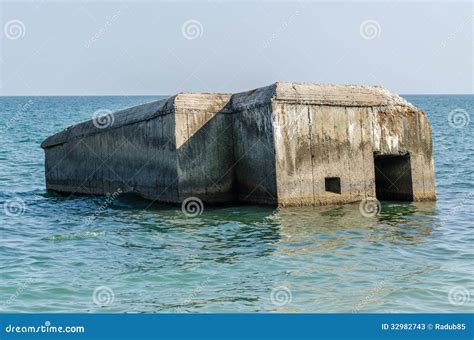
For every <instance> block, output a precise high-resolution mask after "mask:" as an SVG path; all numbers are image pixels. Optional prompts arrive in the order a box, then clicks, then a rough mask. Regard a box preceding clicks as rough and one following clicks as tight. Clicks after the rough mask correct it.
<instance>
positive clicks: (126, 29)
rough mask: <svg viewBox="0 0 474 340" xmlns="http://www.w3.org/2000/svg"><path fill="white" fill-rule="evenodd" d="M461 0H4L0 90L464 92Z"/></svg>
mask: <svg viewBox="0 0 474 340" xmlns="http://www.w3.org/2000/svg"><path fill="white" fill-rule="evenodd" d="M473 14H474V13H473V5H472V2H471V1H465V2H458V3H454V2H448V1H444V2H436V3H434V2H426V1H418V2H413V1H410V2H407V1H398V2H387V1H385V2H383V3H379V2H360V1H350V2H321V1H318V2H289V1H287V2H243V1H234V2H227V1H212V0H211V1H193V2H162V1H153V2H152V1H139V2H133V1H123V2H107V1H68V2H60V1H54V2H53V1H44V0H37V1H28V2H18V1H14V2H6V1H2V3H1V28H2V32H1V33H2V34H1V38H0V39H1V40H0V42H1V45H0V47H1V51H0V52H1V53H0V57H1V74H0V75H1V88H0V94H1V95H107V94H111V95H161V94H165V95H166V94H174V93H177V92H187V91H192V92H238V91H244V90H249V89H252V88H256V87H260V86H264V85H268V84H271V83H273V82H275V81H294V82H315V83H341V84H347V83H350V84H379V85H384V86H385V87H387V88H388V89H390V90H392V91H394V92H396V93H402V94H410V93H447V94H450V93H473V19H474V16H473Z"/></svg>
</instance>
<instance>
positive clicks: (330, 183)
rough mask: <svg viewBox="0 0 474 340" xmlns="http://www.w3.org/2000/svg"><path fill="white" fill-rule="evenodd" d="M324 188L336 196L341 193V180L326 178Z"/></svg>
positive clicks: (338, 178)
mask: <svg viewBox="0 0 474 340" xmlns="http://www.w3.org/2000/svg"><path fill="white" fill-rule="evenodd" d="M324 186H325V188H326V191H329V192H333V193H335V194H340V193H341V178H340V177H326V178H325V179H324Z"/></svg>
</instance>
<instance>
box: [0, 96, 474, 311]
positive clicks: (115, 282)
mask: <svg viewBox="0 0 474 340" xmlns="http://www.w3.org/2000/svg"><path fill="white" fill-rule="evenodd" d="M406 98H407V99H408V100H409V101H411V102H412V103H414V104H415V105H417V106H418V107H420V108H421V109H423V110H424V111H425V112H427V114H428V117H429V119H430V121H431V124H432V127H433V142H434V157H435V166H436V181H437V194H438V201H437V202H428V203H404V202H382V211H381V213H380V214H379V215H376V216H373V217H364V216H362V215H361V213H360V211H359V207H358V205H357V204H355V205H346V206H334V207H320V208H293V209H283V210H280V211H278V212H275V211H274V209H272V208H269V207H257V206H240V207H224V208H208V207H205V208H204V212H203V213H202V214H201V215H198V216H196V217H187V216H185V215H184V214H183V213H182V212H181V210H180V207H175V206H164V205H157V204H154V205H152V206H151V207H150V206H149V203H148V202H146V201H142V200H139V199H132V198H124V197H120V196H119V197H118V198H117V199H115V200H113V199H110V198H107V197H93V196H87V197H86V196H83V197H77V196H73V197H67V196H59V195H57V194H54V193H48V192H46V190H45V184H44V168H43V167H44V154H43V151H42V149H41V148H40V143H41V142H42V140H43V139H44V138H45V137H47V136H49V135H51V134H53V133H55V132H58V131H60V130H62V129H63V128H65V127H67V126H69V125H71V124H73V123H77V122H80V121H83V120H87V119H90V118H91V115H92V113H93V112H95V111H97V110H100V109H109V110H116V109H119V108H123V107H126V106H130V105H134V104H138V103H142V102H144V101H149V100H153V99H156V97H0V145H1V147H0V311H1V312H61V313H62V312H105V313H108V312H120V313H122V312H321V313H324V312H347V313H351V312H353V313H362V312H370V313H372V312H395V313H398V312H429V313H437V312H473V311H474V269H473V268H474V267H473V264H474V251H473V249H474V247H473V244H474V228H473V225H474V223H473V221H474V213H473V208H472V207H473V185H474V184H473V183H474V175H473V173H474V172H473V168H474V163H473V156H474V139H473V134H472V126H473V122H470V123H469V121H468V120H469V119H470V118H472V117H471V116H472V114H473V112H474V96H472V95H470V96H406ZM91 216H93V217H94V219H92V223H90V224H88V223H85V221H87V220H88V219H89V220H91V219H90V218H91Z"/></svg>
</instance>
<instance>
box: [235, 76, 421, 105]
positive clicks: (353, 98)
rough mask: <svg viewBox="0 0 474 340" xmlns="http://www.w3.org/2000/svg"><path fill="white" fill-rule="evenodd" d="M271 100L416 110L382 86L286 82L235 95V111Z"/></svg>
mask: <svg viewBox="0 0 474 340" xmlns="http://www.w3.org/2000/svg"><path fill="white" fill-rule="evenodd" d="M271 101H285V102H298V103H301V104H313V105H328V106H407V107H410V108H412V109H416V108H415V107H414V106H413V105H412V104H410V103H409V102H407V101H406V100H405V99H403V98H401V97H400V96H398V95H396V94H393V93H391V92H390V91H388V90H387V89H385V88H384V87H382V86H362V85H332V84H305V83H282V82H277V83H275V84H272V85H270V86H266V87H261V88H258V89H255V90H251V91H246V92H241V93H237V94H235V95H233V96H232V108H233V109H234V110H237V111H240V110H243V109H248V108H251V107H255V106H259V105H263V104H267V103H269V102H271Z"/></svg>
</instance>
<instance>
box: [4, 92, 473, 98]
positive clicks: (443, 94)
mask: <svg viewBox="0 0 474 340" xmlns="http://www.w3.org/2000/svg"><path fill="white" fill-rule="evenodd" d="M178 93H181V92H178ZM178 93H175V94H129V95H127V94H86V95H79V94H44V95H43V94H41V95H24V94H12V95H3V94H0V97H156V96H160V97H171V96H174V95H176V94H178ZM189 93H202V92H189ZM216 93H230V94H232V93H231V92H216ZM396 94H397V95H399V96H472V95H474V93H396Z"/></svg>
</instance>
